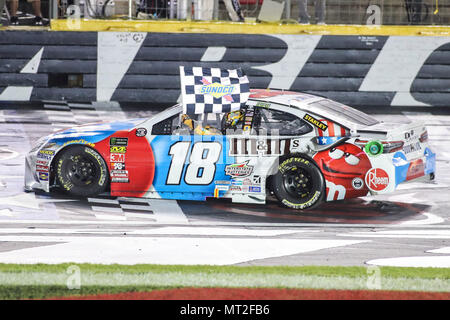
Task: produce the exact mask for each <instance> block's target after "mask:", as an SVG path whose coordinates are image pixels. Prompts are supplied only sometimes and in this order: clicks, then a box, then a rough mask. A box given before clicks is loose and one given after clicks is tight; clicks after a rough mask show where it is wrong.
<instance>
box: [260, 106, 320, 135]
mask: <svg viewBox="0 0 450 320" xmlns="http://www.w3.org/2000/svg"><path fill="white" fill-rule="evenodd" d="M258 114H259V117H258V121H257V123H256V126H255V127H256V129H257V131H258V134H269V135H280V136H301V135H304V134H306V133H308V132H311V131H312V130H313V128H312V126H310V125H309V124H308V123H306V122H305V121H303V120H302V119H300V118H297V117H296V116H294V115H293V114H290V113H286V112H282V111H278V110H270V109H263V108H258Z"/></svg>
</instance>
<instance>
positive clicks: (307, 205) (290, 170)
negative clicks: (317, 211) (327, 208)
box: [272, 155, 325, 210]
mask: <svg viewBox="0 0 450 320" xmlns="http://www.w3.org/2000/svg"><path fill="white" fill-rule="evenodd" d="M272 190H273V193H274V194H275V196H276V197H277V199H278V200H279V201H280V203H281V204H282V205H284V206H286V207H288V208H292V209H298V210H303V209H313V208H315V207H317V206H318V205H319V204H320V203H322V202H323V199H324V196H325V179H324V177H323V175H322V172H321V171H320V169H319V167H318V166H317V165H316V164H315V163H314V161H313V160H311V159H308V158H307V157H304V156H302V155H290V156H287V157H283V158H281V159H280V163H279V165H278V171H277V173H276V174H275V175H274V176H273V178H272Z"/></svg>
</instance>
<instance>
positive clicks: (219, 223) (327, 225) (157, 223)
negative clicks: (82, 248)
mask: <svg viewBox="0 0 450 320" xmlns="http://www.w3.org/2000/svg"><path fill="white" fill-rule="evenodd" d="M1 223H2V224H31V225H46V224H49V225H74V224H81V225H93V224H95V225H123V226H128V225H131V226H133V225H136V226H138V225H139V226H167V225H170V226H183V225H184V226H185V225H189V226H233V227H239V226H241V227H266V228H274V227H278V228H280V227H281V228H287V227H293V228H296V227H298V228H304V227H308V228H313V227H323V228H328V229H330V228H337V229H340V228H380V227H383V228H398V224H349V223H342V224H341V223H336V224H330V223H264V222H223V221H186V222H165V221H155V222H151V221H121V222H119V221H93V220H48V219H42V220H37V219H36V220H30V219H25V220H10V219H8V220H1ZM402 227H404V228H410V229H414V228H417V227H420V228H425V227H427V226H426V225H425V226H416V225H404V226H402ZM448 227H449V226H448V225H433V226H430V228H433V229H436V228H443V229H445V228H448Z"/></svg>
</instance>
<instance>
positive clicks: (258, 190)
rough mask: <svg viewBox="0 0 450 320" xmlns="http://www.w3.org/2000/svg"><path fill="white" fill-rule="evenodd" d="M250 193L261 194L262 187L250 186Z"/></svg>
mask: <svg viewBox="0 0 450 320" xmlns="http://www.w3.org/2000/svg"><path fill="white" fill-rule="evenodd" d="M248 191H249V192H261V187H253V186H250V187H248Z"/></svg>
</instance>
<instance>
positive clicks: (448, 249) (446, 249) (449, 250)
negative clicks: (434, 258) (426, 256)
mask: <svg viewBox="0 0 450 320" xmlns="http://www.w3.org/2000/svg"><path fill="white" fill-rule="evenodd" d="M427 252H429V253H442V254H450V247H443V248H439V249H434V250H428V251H427Z"/></svg>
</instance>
